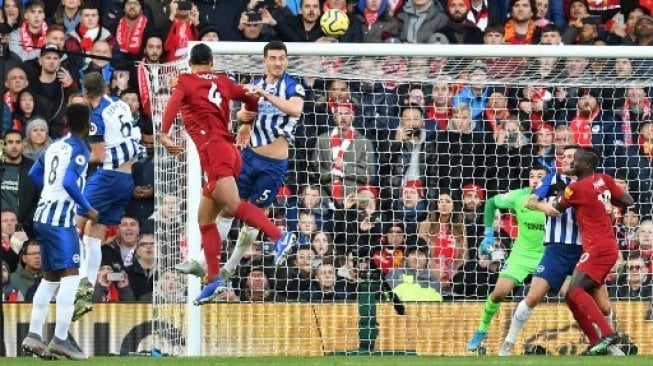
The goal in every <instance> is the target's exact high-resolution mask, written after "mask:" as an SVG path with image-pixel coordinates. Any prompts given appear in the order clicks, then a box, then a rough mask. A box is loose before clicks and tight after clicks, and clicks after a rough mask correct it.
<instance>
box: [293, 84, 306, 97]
mask: <svg viewBox="0 0 653 366" xmlns="http://www.w3.org/2000/svg"><path fill="white" fill-rule="evenodd" d="M295 93H297V94H299V95H301V96H302V97H303V96H304V95H305V94H306V91H305V90H304V87H303V86H301V85H300V84H297V85H295Z"/></svg>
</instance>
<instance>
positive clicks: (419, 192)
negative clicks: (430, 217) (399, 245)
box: [392, 179, 428, 233]
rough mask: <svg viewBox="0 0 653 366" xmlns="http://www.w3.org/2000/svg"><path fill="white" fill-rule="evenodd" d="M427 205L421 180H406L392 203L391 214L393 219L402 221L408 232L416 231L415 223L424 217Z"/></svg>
mask: <svg viewBox="0 0 653 366" xmlns="http://www.w3.org/2000/svg"><path fill="white" fill-rule="evenodd" d="M427 206H428V204H427V202H426V195H425V193H424V184H423V183H422V181H421V180H419V179H415V180H406V181H404V182H403V185H402V188H401V193H400V196H399V198H396V199H395V201H394V204H393V205H392V216H393V219H394V220H401V221H403V222H404V223H405V224H406V227H407V229H408V230H407V231H408V232H411V233H414V232H416V231H417V225H418V224H419V223H420V222H421V221H422V220H424V219H425V218H426V214H427Z"/></svg>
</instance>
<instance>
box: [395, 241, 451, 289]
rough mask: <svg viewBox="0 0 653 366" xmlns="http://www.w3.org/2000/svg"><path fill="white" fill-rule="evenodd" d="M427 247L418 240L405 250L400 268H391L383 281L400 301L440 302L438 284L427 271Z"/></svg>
mask: <svg viewBox="0 0 653 366" xmlns="http://www.w3.org/2000/svg"><path fill="white" fill-rule="evenodd" d="M428 252H429V251H428V245H427V244H426V242H424V241H423V240H422V239H419V241H418V244H417V245H416V246H412V247H408V248H407V249H406V260H405V261H404V264H403V266H402V267H401V268H393V269H391V270H390V271H389V272H388V274H386V275H385V279H386V281H387V282H388V284H389V285H390V287H392V291H393V292H394V293H395V294H397V296H399V298H400V299H401V300H402V301H442V295H440V282H439V281H438V279H437V278H436V277H434V276H433V274H432V273H431V271H429V269H428V263H429V258H428Z"/></svg>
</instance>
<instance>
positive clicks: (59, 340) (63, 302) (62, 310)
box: [48, 272, 87, 360]
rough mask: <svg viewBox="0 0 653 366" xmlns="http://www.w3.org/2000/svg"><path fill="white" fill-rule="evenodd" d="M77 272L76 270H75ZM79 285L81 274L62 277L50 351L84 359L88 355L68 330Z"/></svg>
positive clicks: (74, 358) (73, 358) (75, 358)
mask: <svg viewBox="0 0 653 366" xmlns="http://www.w3.org/2000/svg"><path fill="white" fill-rule="evenodd" d="M75 273H76V272H75ZM78 286H79V276H78V275H77V274H75V275H69V276H65V277H62V278H61V286H60V288H59V292H58V293H57V321H56V325H55V328H54V336H53V337H52V340H50V344H49V345H48V348H49V350H50V352H52V353H54V354H57V355H59V356H64V357H67V358H70V359H72V360H84V359H86V358H87V357H86V355H85V354H84V353H83V352H81V351H80V350H79V348H77V347H76V346H75V345H73V344H72V342H71V341H70V337H68V330H69V329H70V322H71V321H72V317H73V312H74V309H75V307H74V302H75V292H76V291H77V287H78Z"/></svg>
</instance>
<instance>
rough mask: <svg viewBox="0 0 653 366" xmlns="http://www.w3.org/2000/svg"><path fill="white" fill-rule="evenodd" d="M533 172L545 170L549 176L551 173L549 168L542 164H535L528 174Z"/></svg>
mask: <svg viewBox="0 0 653 366" xmlns="http://www.w3.org/2000/svg"><path fill="white" fill-rule="evenodd" d="M533 170H544V171H545V172H546V173H547V174H548V173H549V168H547V167H545V166H544V165H542V164H534V165H533V166H531V167H530V168H529V169H528V172H529V173H530V172H532V171H533Z"/></svg>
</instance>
